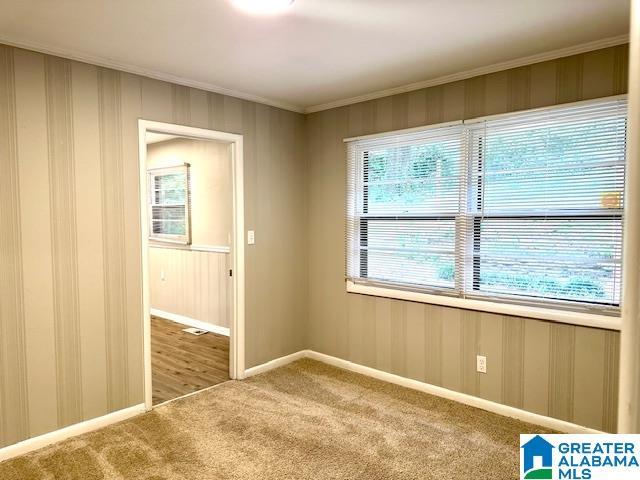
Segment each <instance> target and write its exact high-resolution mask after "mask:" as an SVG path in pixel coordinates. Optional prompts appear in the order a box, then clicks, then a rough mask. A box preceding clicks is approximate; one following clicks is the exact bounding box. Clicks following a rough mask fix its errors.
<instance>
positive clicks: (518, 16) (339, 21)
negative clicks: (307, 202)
mask: <svg viewBox="0 0 640 480" xmlns="http://www.w3.org/2000/svg"><path fill="white" fill-rule="evenodd" d="M628 19H629V0H517V1H514V0H296V1H295V3H294V4H293V6H292V7H291V8H290V10H289V11H288V12H287V13H286V14H285V15H281V16H251V15H248V14H246V13H244V12H241V11H239V10H237V9H236V8H234V7H233V6H232V5H231V4H230V2H229V1H228V0H55V1H51V0H0V42H4V43H10V44H13V45H19V46H24V47H27V48H32V49H36V50H41V51H46V52H50V53H56V54H59V55H62V56H67V57H69V58H76V59H82V60H86V61H90V62H92V63H96V64H101V65H109V66H114V67H118V68H122V69H124V70H128V71H134V72H138V73H145V74H147V75H149V76H152V77H157V78H164V79H167V80H173V81H176V82H178V83H183V84H189V85H194V86H200V87H202V88H206V89H209V90H213V91H219V92H223V93H231V94H234V95H237V96H240V97H243V98H249V99H255V100H262V101H266V102H267V103H270V104H275V105H279V106H284V107H285V108H290V109H293V110H299V111H303V110H305V109H306V110H314V109H316V108H314V107H317V106H318V105H324V104H328V103H334V104H335V102H336V101H340V100H343V99H348V98H351V97H358V96H361V95H366V94H370V93H371V92H377V91H380V90H386V89H393V88H396V87H400V86H403V85H407V84H412V83H415V82H421V81H425V80H430V79H434V78H439V77H445V76H448V75H452V74H456V73H458V72H462V71H468V70H473V69H477V68H479V67H483V66H486V65H492V64H496V63H501V62H508V61H510V60H514V59H517V58H521V57H528V56H535V55H537V54H540V53H543V52H549V51H552V50H557V49H565V48H567V47H572V46H575V45H580V44H584V43H588V42H593V41H596V40H601V39H606V38H609V37H617V36H620V35H625V34H627V31H628V21H629V20H628ZM621 41H623V39H620V38H617V39H615V40H614V41H613V42H609V43H620V42H621ZM601 44H607V42H604V43H601ZM596 45H600V43H598V44H596ZM569 51H571V50H569ZM534 58H535V57H534Z"/></svg>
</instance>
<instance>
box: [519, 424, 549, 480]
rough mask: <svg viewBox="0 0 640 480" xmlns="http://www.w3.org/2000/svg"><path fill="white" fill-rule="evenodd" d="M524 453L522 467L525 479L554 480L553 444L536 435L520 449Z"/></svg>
mask: <svg viewBox="0 0 640 480" xmlns="http://www.w3.org/2000/svg"><path fill="white" fill-rule="evenodd" d="M520 448H521V449H522V450H523V452H522V457H523V460H522V462H521V463H522V467H523V473H524V477H522V478H524V479H527V480H528V479H530V478H544V479H546V480H552V479H553V449H554V448H556V447H554V446H553V445H552V444H551V443H549V442H547V441H546V440H545V439H544V438H542V437H541V436H540V435H536V436H535V437H533V438H532V439H531V440H529V441H528V442H527V443H525V444H524V445H522V446H521V447H520Z"/></svg>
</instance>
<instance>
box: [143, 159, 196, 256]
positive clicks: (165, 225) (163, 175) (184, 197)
mask: <svg viewBox="0 0 640 480" xmlns="http://www.w3.org/2000/svg"><path fill="white" fill-rule="evenodd" d="M148 174H149V238H150V239H152V240H155V241H161V242H171V243H182V244H185V245H188V244H190V243H191V231H190V225H189V217H190V199H191V194H190V182H189V165H188V164H184V165H180V166H177V167H168V168H158V169H153V170H149V171H148Z"/></svg>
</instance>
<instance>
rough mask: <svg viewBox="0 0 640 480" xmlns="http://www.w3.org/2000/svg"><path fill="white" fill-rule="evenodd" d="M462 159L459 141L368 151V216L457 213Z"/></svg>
mask: <svg viewBox="0 0 640 480" xmlns="http://www.w3.org/2000/svg"><path fill="white" fill-rule="evenodd" d="M459 158H460V142H459V139H456V140H455V141H452V140H447V141H443V142H438V141H434V142H431V143H422V144H418V145H402V146H394V147H386V148H384V149H375V150H371V151H369V152H367V153H366V154H365V162H364V189H365V193H364V195H365V202H366V208H367V213H369V214H371V215H384V214H391V213H393V214H419V213H441V212H449V213H455V212H457V211H458V201H459V199H458V195H459V191H458V190H459V186H460V178H459V175H460V165H459V163H460V160H459Z"/></svg>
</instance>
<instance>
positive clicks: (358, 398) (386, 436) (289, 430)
mask: <svg viewBox="0 0 640 480" xmlns="http://www.w3.org/2000/svg"><path fill="white" fill-rule="evenodd" d="M534 431H543V430H542V429H540V428H538V427H534V426H531V425H528V424H524V423H521V422H518V421H515V420H511V419H508V418H504V417H500V416H498V415H494V414H491V413H488V412H485V411H482V410H477V409H474V408H471V407H466V406H463V405H460V404H458V403H455V402H450V401H447V400H443V399H440V398H437V397H433V396H430V395H425V394H422V393H419V392H415V391H412V390H408V389H404V388H400V387H396V386H394V385H391V384H387V383H384V382H379V381H377V380H372V379H370V378H367V377H364V376H360V375H356V374H353V373H350V372H346V371H343V370H339V369H336V368H333V367H329V366H326V365H324V364H322V363H318V362H314V361H311V360H301V361H299V362H296V363H293V364H291V365H289V366H286V367H283V368H280V369H278V370H274V371H272V372H269V373H266V374H263V375H259V376H257V377H253V378H251V379H249V380H246V381H243V382H235V381H230V382H226V383H223V384H220V385H218V386H216V387H213V388H212V389H210V390H208V391H205V392H202V393H199V394H196V395H194V396H191V397H188V398H185V399H181V400H177V401H175V402H172V403H170V404H167V405H164V406H161V407H159V408H157V409H155V410H154V411H153V412H151V413H149V414H146V415H142V416H140V417H137V418H134V419H131V420H128V421H126V422H123V423H120V424H118V425H114V426H111V427H107V428H105V429H102V430H99V431H96V432H93V433H89V434H86V435H83V436H81V437H77V438H74V439H71V440H67V441H65V442H62V443H60V444H57V445H54V446H51V447H47V448H45V449H43V450H40V451H38V452H35V453H32V454H30V455H27V456H24V457H21V458H17V459H13V460H10V461H7V462H4V463H2V464H0V479H2V480H27V479H38V480H40V479H65V480H67V479H69V480H71V479H78V480H93V479H127V480H135V479H144V480H162V479H171V480H173V479H194V480H196V479H197V480H208V479H211V480H213V479H216V480H219V479H220V480H221V479H247V480H257V479H285V478H286V479H314V480H317V479H350V480H353V479H363V480H365V479H366V480H373V479H403V480H406V479H471V478H473V479H478V480H484V479H487V480H489V479H492V480H494V479H509V480H513V479H514V478H518V461H519V451H518V450H519V449H518V442H519V440H518V434H519V433H521V432H522V433H531V432H534Z"/></svg>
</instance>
